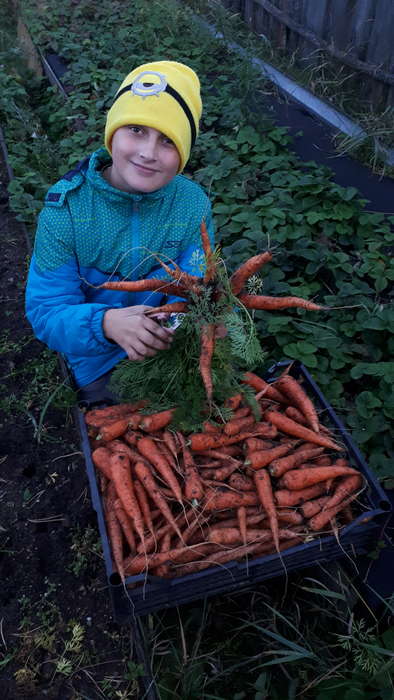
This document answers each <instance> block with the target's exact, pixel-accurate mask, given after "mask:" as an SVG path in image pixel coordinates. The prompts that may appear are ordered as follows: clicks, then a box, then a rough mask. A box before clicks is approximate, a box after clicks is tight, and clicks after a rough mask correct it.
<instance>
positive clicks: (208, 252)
mask: <svg viewBox="0 0 394 700" xmlns="http://www.w3.org/2000/svg"><path fill="white" fill-rule="evenodd" d="M200 232H201V242H202V247H203V251H204V255H205V264H206V270H205V275H204V280H203V281H204V284H208V283H209V282H212V280H213V279H214V277H215V272H216V269H215V268H216V265H215V260H214V257H213V254H212V248H211V242H210V240H209V235H208V231H207V227H206V224H205V221H204V219H203V220H202V222H201V226H200Z"/></svg>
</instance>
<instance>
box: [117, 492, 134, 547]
mask: <svg viewBox="0 0 394 700" xmlns="http://www.w3.org/2000/svg"><path fill="white" fill-rule="evenodd" d="M113 507H114V510H115V513H116V517H117V519H118V522H119V524H120V527H121V529H122V532H123V535H124V536H125V538H126V541H127V543H128V545H129V547H130V551H131V552H135V547H136V543H135V536H134V529H133V525H132V520H131V518H129V516H128V515H127V513H126V511H125V509H124V508H123V506H122V503H121V502H120V500H119V498H115V500H114V504H113Z"/></svg>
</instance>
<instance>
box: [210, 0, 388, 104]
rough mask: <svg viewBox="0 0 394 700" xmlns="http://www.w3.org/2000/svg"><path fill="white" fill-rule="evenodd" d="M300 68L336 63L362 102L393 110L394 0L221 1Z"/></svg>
mask: <svg viewBox="0 0 394 700" xmlns="http://www.w3.org/2000/svg"><path fill="white" fill-rule="evenodd" d="M221 2H222V4H223V5H224V6H225V7H226V8H227V9H229V10H230V11H231V12H232V13H237V14H239V15H240V17H241V18H242V19H243V20H244V21H245V22H246V24H247V25H248V26H249V27H250V29H251V30H252V31H254V32H255V33H256V34H260V35H264V36H265V37H266V38H267V39H268V40H269V41H270V42H271V45H272V47H273V48H274V49H275V48H276V49H280V50H281V51H284V52H286V53H287V54H289V55H293V56H295V57H296V59H295V60H296V61H299V62H301V63H300V65H303V66H305V61H306V60H308V61H310V62H311V63H312V64H313V63H316V62H317V61H318V60H320V61H321V57H322V53H323V55H324V58H325V59H331V60H332V61H333V62H334V64H335V65H336V66H337V67H338V64H340V67H341V76H345V75H348V76H350V75H351V74H353V75H354V76H355V79H356V82H355V84H356V85H357V89H358V92H359V96H360V98H361V99H367V100H369V101H371V102H372V103H373V104H374V105H375V106H378V107H380V108H383V109H384V108H385V107H388V106H391V107H393V106H394V0H221Z"/></svg>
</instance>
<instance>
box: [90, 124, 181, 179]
mask: <svg viewBox="0 0 394 700" xmlns="http://www.w3.org/2000/svg"><path fill="white" fill-rule="evenodd" d="M111 148H112V165H111V167H110V168H108V169H107V170H105V171H104V173H105V177H106V179H107V180H108V182H109V183H110V184H111V185H112V186H113V187H116V188H117V189H119V190H123V191H124V192H154V191H155V190H158V189H159V188H160V187H163V186H164V185H166V184H167V183H168V182H170V180H172V178H173V177H175V175H176V174H177V172H178V168H179V163H180V157H179V153H178V151H177V149H176V146H175V144H174V143H173V142H172V141H170V139H169V138H168V137H167V136H165V135H164V134H162V133H161V132H160V131H157V129H153V128H152V127H150V126H139V125H132V124H131V125H130V126H121V127H120V128H119V129H117V130H116V131H115V133H114V135H113V138H112V145H111Z"/></svg>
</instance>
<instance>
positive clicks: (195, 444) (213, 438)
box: [189, 432, 252, 452]
mask: <svg viewBox="0 0 394 700" xmlns="http://www.w3.org/2000/svg"><path fill="white" fill-rule="evenodd" d="M247 437H252V434H251V433H250V432H247V433H239V435H233V436H230V435H224V434H222V433H218V434H217V435H216V434H212V435H211V434H208V433H192V434H191V435H189V440H190V448H191V450H192V451H193V452H205V451H206V450H216V449H218V448H220V450H221V449H222V447H223V446H224V445H232V444H234V443H235V442H243V440H245V438H247Z"/></svg>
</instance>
